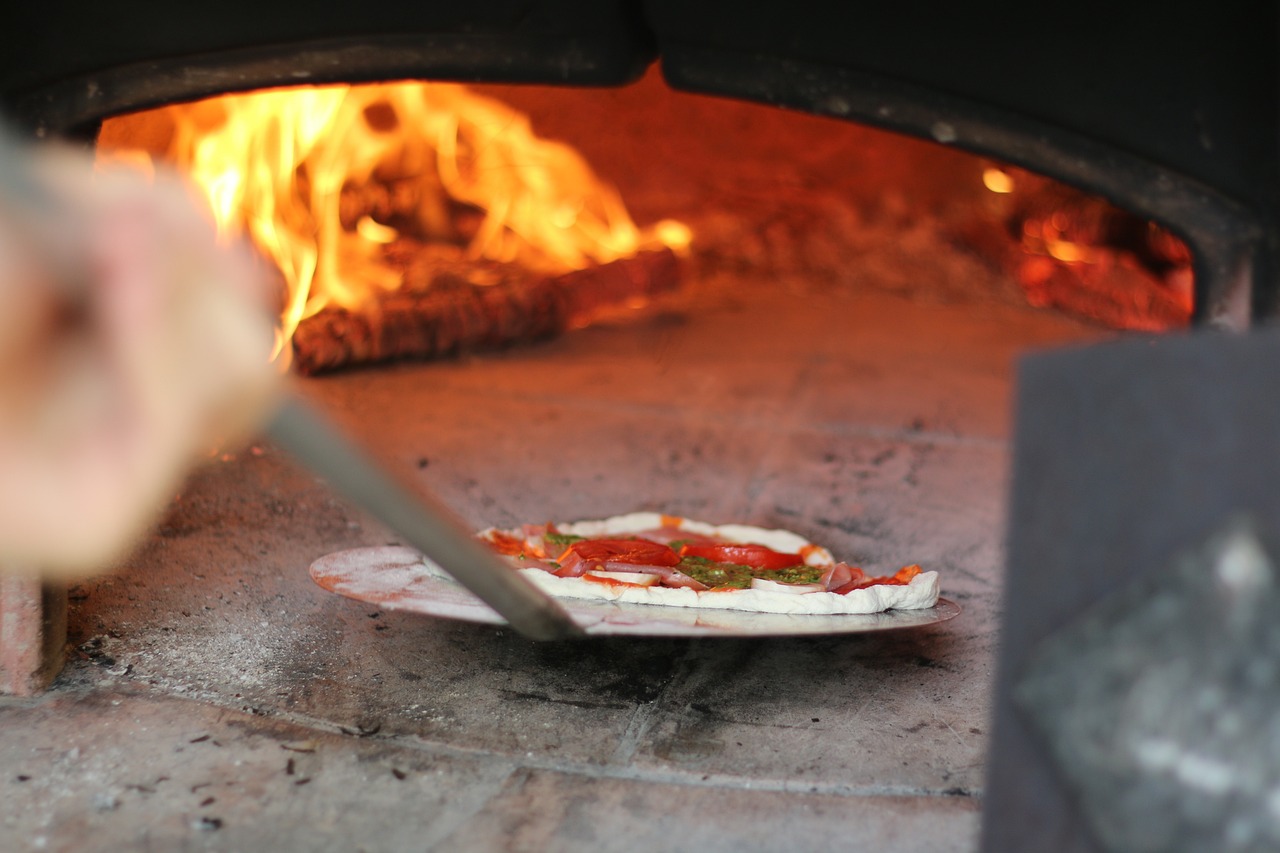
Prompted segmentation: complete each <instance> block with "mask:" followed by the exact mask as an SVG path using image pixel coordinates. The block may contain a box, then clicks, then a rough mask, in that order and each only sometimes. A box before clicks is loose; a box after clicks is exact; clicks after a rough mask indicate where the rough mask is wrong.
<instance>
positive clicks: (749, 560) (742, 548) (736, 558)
mask: <svg viewBox="0 0 1280 853" xmlns="http://www.w3.org/2000/svg"><path fill="white" fill-rule="evenodd" d="M680 556H682V557H701V558H702V559H704V560H711V561H713V562H716V563H734V564H736V565H739V566H750V567H751V568H753V569H786V568H790V567H791V566H803V565H804V557H801V556H800V555H799V554H783V553H782V552H780V551H775V550H773V549H772V548H766V547H765V546H764V545H739V544H737V543H731V542H724V543H715V544H710V545H706V544H699V543H690V544H688V545H684V546H681V548H680Z"/></svg>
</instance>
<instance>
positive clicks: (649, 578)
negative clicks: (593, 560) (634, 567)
mask: <svg viewBox="0 0 1280 853" xmlns="http://www.w3.org/2000/svg"><path fill="white" fill-rule="evenodd" d="M584 577H593V578H603V579H605V580H610V581H618V582H620V583H629V584H633V585H635V586H654V585H655V584H657V583H658V582H659V581H661V580H662V575H658V574H653V573H650V572H606V571H601V570H599V569H594V570H592V571H589V572H587V573H586V575H585V576H584Z"/></svg>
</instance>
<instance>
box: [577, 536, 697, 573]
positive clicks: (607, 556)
mask: <svg viewBox="0 0 1280 853" xmlns="http://www.w3.org/2000/svg"><path fill="white" fill-rule="evenodd" d="M557 562H558V563H559V564H560V571H558V572H556V574H558V575H560V576H561V577H580V576H581V575H582V574H584V573H585V572H588V571H590V570H592V569H596V568H600V567H602V566H604V564H606V563H612V564H614V565H625V566H659V567H662V566H667V567H669V566H677V565H679V564H680V557H679V555H677V554H676V552H675V551H672V550H671V549H670V548H668V547H667V546H666V545H662V544H660V543H658V542H650V541H649V540H648V539H582V540H579V541H577V542H574V543H572V544H570V545H569V547H568V548H566V549H565V551H564V553H562V554H561V555H560V556H559V557H558V558H557ZM610 568H613V566H610Z"/></svg>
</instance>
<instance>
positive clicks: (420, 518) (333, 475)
mask: <svg viewBox="0 0 1280 853" xmlns="http://www.w3.org/2000/svg"><path fill="white" fill-rule="evenodd" d="M266 433H267V436H268V437H269V438H270V439H271V440H272V441H273V442H274V443H275V444H277V445H279V446H280V447H282V448H283V449H284V450H286V451H287V452H288V453H289V454H290V455H291V456H293V457H294V458H295V459H297V460H298V461H299V462H301V463H302V464H303V465H305V466H306V467H307V468H309V469H310V470H312V471H313V472H315V473H316V474H319V475H320V476H321V477H323V478H324V479H325V480H326V481H327V482H328V483H329V484H330V485H331V486H333V487H334V488H335V489H337V490H338V491H339V492H341V493H342V494H343V495H345V496H346V497H347V498H348V499H349V500H351V501H353V502H355V503H356V504H357V505H359V506H360V507H361V508H362V509H364V510H365V511H367V512H369V513H370V514H371V515H373V516H374V517H375V518H377V519H378V520H379V521H381V522H382V523H384V524H386V525H387V526H388V527H390V528H391V529H392V530H394V531H395V532H396V533H398V534H400V535H401V536H403V537H404V539H405V541H406V543H407V544H409V545H412V546H413V547H414V548H417V549H418V550H419V551H421V552H422V553H424V554H426V555H427V556H428V557H430V558H431V559H432V560H433V561H434V562H435V563H437V564H438V565H439V566H440V567H441V568H442V569H444V570H445V571H447V572H448V573H449V574H450V575H452V576H453V578H454V579H455V580H457V581H458V582H459V583H461V584H462V585H463V586H465V587H466V588H467V589H469V590H471V592H473V593H474V594H475V595H477V596H478V597H479V598H480V599H481V600H482V601H484V603H485V604H488V605H489V606H490V607H492V608H493V609H494V610H496V611H497V612H498V613H499V614H500V615H501V616H503V617H504V618H505V619H506V620H507V622H509V623H510V625H511V627H512V628H514V629H515V630H516V631H519V632H520V633H521V634H523V635H525V636H526V637H529V638H531V639H534V640H558V639H564V638H568V637H576V636H581V635H582V634H583V631H582V629H581V628H579V627H578V625H577V624H576V623H575V622H574V621H573V620H572V619H571V618H570V617H569V615H568V613H566V612H565V611H564V609H563V608H562V607H561V606H560V605H559V604H557V603H556V602H555V601H554V600H553V599H552V598H551V597H550V596H548V595H547V594H546V593H544V592H543V591H542V590H540V589H538V588H537V587H535V586H534V585H533V584H531V583H529V582H528V581H527V580H525V579H524V578H522V577H520V575H519V574H517V573H516V572H513V571H512V570H511V569H510V568H509V567H508V566H507V565H506V564H505V563H504V562H503V561H502V560H501V559H499V558H498V556H497V555H496V554H494V553H493V552H492V551H490V550H489V549H488V548H487V547H485V546H484V545H482V544H481V543H480V542H479V541H478V540H477V539H476V538H475V537H474V536H473V535H472V534H471V532H470V531H469V530H468V529H467V528H466V527H465V526H464V525H463V524H462V522H461V521H460V520H459V519H458V518H457V517H456V516H455V515H454V514H453V512H451V511H450V510H449V509H448V508H446V507H445V506H444V505H443V504H441V503H439V502H438V501H436V500H435V499H434V498H432V497H430V496H428V495H424V494H423V493H422V491H421V490H420V489H416V488H410V487H408V486H406V485H404V484H403V483H402V482H401V481H400V480H399V479H398V478H396V477H394V476H392V475H391V473H390V472H389V471H387V470H385V469H384V468H383V467H381V466H379V465H377V464H376V463H375V462H374V461H373V460H372V459H371V458H369V457H368V456H366V455H365V454H364V453H363V452H362V451H361V449H360V448H359V446H358V445H357V444H355V443H354V442H353V441H351V440H350V439H348V438H347V437H346V436H344V435H343V434H342V433H340V432H339V431H338V430H337V428H336V427H334V426H333V425H332V424H330V423H329V422H328V420H327V419H326V418H325V417H323V416H322V415H321V414H320V413H318V412H316V411H315V410H314V409H313V408H311V407H310V406H309V405H307V404H305V403H303V402H302V401H301V400H299V399H297V398H296V397H293V396H289V395H286V397H285V400H284V403H283V405H281V406H280V408H279V409H278V411H277V412H276V414H275V417H274V418H273V419H272V420H271V421H270V423H269V424H268V425H267V429H266Z"/></svg>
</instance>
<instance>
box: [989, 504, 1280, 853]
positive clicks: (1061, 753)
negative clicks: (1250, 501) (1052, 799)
mask: <svg viewBox="0 0 1280 853" xmlns="http://www.w3.org/2000/svg"><path fill="white" fill-rule="evenodd" d="M1277 612H1280V582H1278V579H1277V577H1276V569H1275V565H1274V563H1273V562H1272V560H1271V559H1270V558H1269V557H1268V556H1267V555H1266V554H1265V553H1264V552H1263V550H1262V547H1261V545H1260V544H1259V542H1258V540H1257V539H1256V537H1254V535H1253V533H1252V531H1251V530H1250V529H1249V525H1248V524H1247V523H1244V522H1242V523H1241V524H1239V525H1238V526H1235V527H1233V529H1232V530H1230V531H1229V532H1227V533H1224V534H1223V535H1222V536H1219V537H1217V538H1216V539H1215V541H1214V542H1212V543H1210V544H1208V545H1207V546H1206V547H1205V548H1203V549H1201V551H1199V552H1197V553H1194V554H1190V555H1187V556H1184V557H1183V558H1181V560H1179V561H1178V564H1177V565H1176V566H1174V567H1172V568H1171V570H1170V571H1168V572H1161V573H1159V576H1158V577H1148V578H1146V579H1145V580H1144V581H1143V582H1141V583H1137V584H1134V585H1133V587H1132V588H1130V589H1126V590H1124V591H1123V592H1121V593H1119V594H1117V595H1113V596H1111V597H1110V598H1108V599H1107V600H1106V601H1105V602H1104V603H1103V604H1102V605H1101V606H1100V607H1098V608H1097V609H1096V610H1092V611H1090V612H1089V613H1087V614H1086V615H1085V616H1084V617H1083V618H1081V619H1079V620H1077V621H1075V622H1073V623H1072V624H1070V625H1068V626H1066V627H1065V628H1064V629H1062V630H1060V631H1058V632H1056V633H1055V634H1053V635H1051V636H1050V637H1049V638H1047V639H1046V640H1045V641H1044V643H1042V644H1041V648H1040V649H1039V650H1038V651H1037V652H1036V653H1035V654H1034V655H1033V656H1032V658H1031V660H1030V662H1029V663H1028V665H1027V670H1026V672H1025V673H1024V674H1023V675H1022V676H1021V678H1019V679H1018V683H1017V685H1016V686H1015V688H1014V699H1015V701H1016V702H1017V704H1018V705H1019V707H1020V708H1022V709H1023V710H1025V711H1026V712H1027V714H1028V715H1029V716H1030V717H1031V719H1032V721H1033V723H1034V724H1035V727H1036V729H1037V730H1039V732H1040V733H1041V734H1042V735H1043V737H1044V739H1045V741H1046V744H1047V746H1048V748H1049V751H1050V753H1051V754H1052V755H1053V758H1054V761H1055V763H1056V764H1057V766H1058V767H1059V768H1060V769H1061V771H1062V772H1063V775H1064V777H1065V779H1066V781H1067V783H1068V784H1069V785H1070V786H1071V788H1072V790H1073V791H1075V792H1076V794H1077V797H1078V799H1079V802H1080V804H1081V811H1082V812H1083V815H1084V817H1085V818H1086V820H1087V821H1088V823H1089V825H1090V828H1091V829H1092V830H1093V834H1094V836H1095V837H1096V838H1097V839H1098V841H1099V843H1100V844H1101V845H1102V846H1103V847H1105V848H1106V849H1107V850H1109V851H1114V853H1125V852H1126V851H1168V853H1200V851H1204V850H1216V851H1221V853H1231V851H1257V853H1263V851H1272V850H1276V849H1277V848H1280V808H1277V803H1278V802H1280V794H1277V792H1278V791H1280V736H1278V735H1280V621H1277V620H1276V618H1275V615H1276V613H1277Z"/></svg>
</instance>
